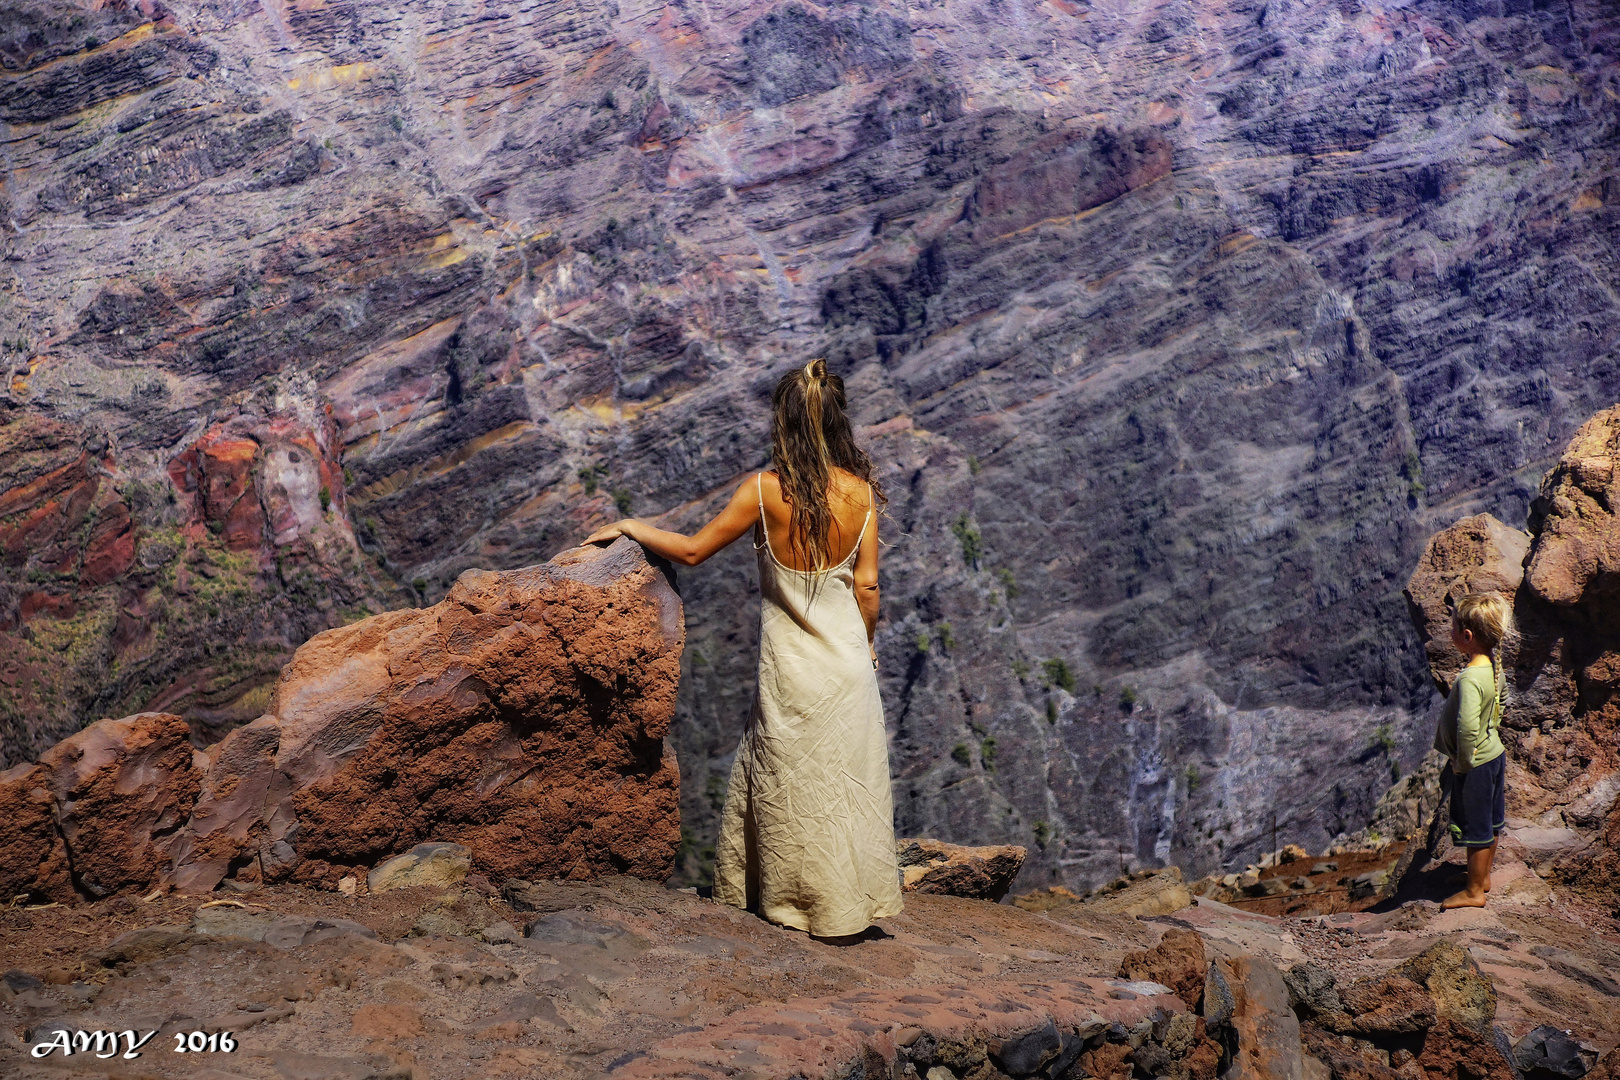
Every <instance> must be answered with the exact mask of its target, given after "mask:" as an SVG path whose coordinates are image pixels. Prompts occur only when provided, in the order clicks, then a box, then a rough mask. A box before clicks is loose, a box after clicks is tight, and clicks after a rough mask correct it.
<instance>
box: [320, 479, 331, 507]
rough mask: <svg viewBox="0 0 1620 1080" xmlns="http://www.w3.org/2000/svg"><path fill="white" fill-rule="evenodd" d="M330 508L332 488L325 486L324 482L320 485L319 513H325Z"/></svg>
mask: <svg viewBox="0 0 1620 1080" xmlns="http://www.w3.org/2000/svg"><path fill="white" fill-rule="evenodd" d="M331 509H332V489H331V488H329V487H327V486H326V485H325V484H322V485H321V513H323V514H324V513H327V512H328V511H330V510H331Z"/></svg>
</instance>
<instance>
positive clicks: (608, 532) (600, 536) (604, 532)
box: [585, 518, 630, 544]
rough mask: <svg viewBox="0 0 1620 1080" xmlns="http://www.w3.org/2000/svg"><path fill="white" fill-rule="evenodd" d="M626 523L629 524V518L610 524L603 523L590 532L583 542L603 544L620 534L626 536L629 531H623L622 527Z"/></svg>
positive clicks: (615, 538)
mask: <svg viewBox="0 0 1620 1080" xmlns="http://www.w3.org/2000/svg"><path fill="white" fill-rule="evenodd" d="M628 524H630V519H629V518H626V519H624V520H623V521H615V522H613V523H612V524H611V525H604V526H602V527H601V528H600V529H597V530H596V531H595V532H593V533H591V535H589V536H587V537H586V538H585V543H587V544H605V543H609V542H610V541H613V540H617V539H618V538H619V537H621V536H628V535H629V533H627V532H625V529H624V527H625V526H626V525H628Z"/></svg>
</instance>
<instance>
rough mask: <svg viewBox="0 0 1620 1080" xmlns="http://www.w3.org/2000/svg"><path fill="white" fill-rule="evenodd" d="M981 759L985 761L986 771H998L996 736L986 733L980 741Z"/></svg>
mask: <svg viewBox="0 0 1620 1080" xmlns="http://www.w3.org/2000/svg"><path fill="white" fill-rule="evenodd" d="M979 760H980V761H981V762H983V763H984V771H985V772H995V771H996V738H995V736H994V735H986V736H985V737H984V740H983V741H982V742H980V743H979Z"/></svg>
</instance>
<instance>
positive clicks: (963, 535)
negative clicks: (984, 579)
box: [951, 514, 984, 570]
mask: <svg viewBox="0 0 1620 1080" xmlns="http://www.w3.org/2000/svg"><path fill="white" fill-rule="evenodd" d="M951 532H953V533H955V534H956V539H957V542H958V543H960V544H961V545H962V561H963V562H965V563H967V564H968V565H969V566H971V567H972V568H973V569H975V570H977V569H978V568H979V556H981V555H983V554H984V542H983V540H982V539H981V538H980V536H979V529H978V526H976V525H974V524H973V522H972V520H971V519H969V517H968V516H967V515H966V514H963V515H962V516H961V517H959V518H957V519H956V520H955V521H954V522H953V523H952V524H951Z"/></svg>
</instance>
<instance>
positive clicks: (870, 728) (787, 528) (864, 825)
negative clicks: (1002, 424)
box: [587, 360, 901, 938]
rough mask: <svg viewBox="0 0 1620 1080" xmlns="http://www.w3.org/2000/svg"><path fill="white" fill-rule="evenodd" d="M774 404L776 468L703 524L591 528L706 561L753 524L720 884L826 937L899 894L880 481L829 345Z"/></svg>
mask: <svg viewBox="0 0 1620 1080" xmlns="http://www.w3.org/2000/svg"><path fill="white" fill-rule="evenodd" d="M771 404H772V408H773V410H774V417H773V419H772V423H771V457H772V460H773V462H774V464H775V466H776V470H775V471H774V472H765V473H756V474H755V475H753V476H750V477H749V478H748V479H747V480H745V481H743V483H742V485H741V486H740V487H738V488H737V492H736V494H735V495H733V496H732V497H731V502H730V504H728V505H727V506H726V508H725V509H724V510H722V511H721V512H720V514H719V515H718V516H717V517H715V519H714V520H713V521H711V522H709V523H708V524H707V525H705V526H704V527H703V528H702V529H700V530H699V531H698V533H697V535H696V536H691V537H687V536H683V535H681V534H680V533H674V532H667V531H665V530H663V529H658V528H654V527H653V526H651V525H648V524H647V523H646V522H643V521H636V520H633V519H632V520H626V521H618V522H615V523H614V524H612V525H608V526H606V527H604V528H601V529H598V530H597V531H596V532H594V533H592V534H591V535H590V537H589V538H588V540H587V543H597V542H600V541H603V540H611V539H613V538H614V537H616V536H628V537H630V538H631V539H632V540H635V541H636V542H637V543H639V544H641V545H642V546H643V547H645V548H646V549H647V550H649V551H653V552H656V553H657V554H659V555H662V556H663V557H664V558H666V559H669V560H670V561H672V562H677V563H680V564H682V565H683V566H696V565H697V564H698V563H701V562H702V561H703V560H705V559H707V558H709V556H711V555H713V554H714V553H715V552H717V551H719V550H720V549H721V548H723V547H725V546H726V545H727V544H729V543H731V542H732V541H733V540H736V539H737V538H738V537H740V536H742V535H743V533H745V532H747V531H748V530H750V529H753V530H754V551H755V554H756V555H757V556H758V561H759V581H760V594H761V604H760V616H759V623H760V635H759V636H760V642H759V681H758V684H757V688H756V690H755V695H754V708H753V713H752V715H751V716H750V717H749V720H748V728H747V730H746V731H745V732H744V733H743V737H742V741H741V742H740V743H739V744H738V746H737V759H736V762H735V764H733V765H732V768H731V783H730V786H729V788H728V789H727V791H726V807H725V811H724V813H723V814H722V815H721V821H720V843H719V846H718V848H717V852H716V855H715V886H714V895H715V898H716V899H717V900H721V901H724V902H725V903H728V904H733V905H735V906H737V907H741V908H747V909H748V910H750V911H756V912H758V913H760V914H762V915H763V916H765V918H767V919H769V920H770V921H771V922H774V923H778V924H780V925H782V926H789V927H793V928H794V929H797V930H804V931H806V932H808V933H810V934H812V935H814V936H816V937H827V938H836V937H848V936H850V935H856V934H860V933H862V932H864V931H865V930H866V929H867V928H868V927H870V926H871V925H872V922H873V920H875V919H881V918H883V917H885V916H888V915H895V914H898V913H899V912H900V908H901V903H900V885H899V875H898V869H897V866H896V862H895V852H894V807H893V796H892V795H891V793H890V790H889V752H888V742H887V739H886V736H885V732H884V727H883V701H882V698H881V697H880V696H879V694H878V685H877V673H876V670H875V669H876V668H877V653H876V651H875V650H874V649H873V648H872V635H873V633H874V632H875V630H876V628H877V616H878V540H877V503H878V502H879V501H880V500H882V498H883V491H882V488H881V487H879V486H878V484H877V482H876V481H875V480H873V478H872V462H871V459H870V458H868V457H867V456H866V454H865V453H864V452H862V451H861V449H860V448H859V447H858V446H856V445H855V436H854V432H853V431H852V430H851V429H850V424H849V417H848V415H847V412H846V409H847V402H846V399H845V396H844V381H843V380H842V379H840V378H839V377H838V376H836V375H828V374H827V363H826V361H825V360H812V361H811V362H810V363H809V364H808V365H806V366H805V367H804V368H803V369H802V370H799V371H794V372H790V373H789V374H787V375H785V376H783V377H782V380H781V381H780V382H778V383H777V384H776V392H775V394H774V395H772V401H771Z"/></svg>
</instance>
